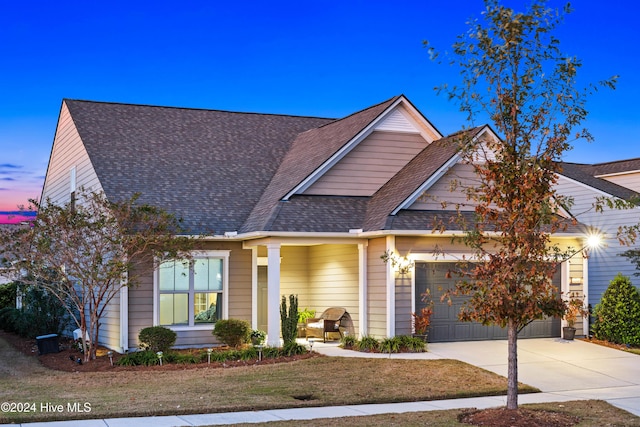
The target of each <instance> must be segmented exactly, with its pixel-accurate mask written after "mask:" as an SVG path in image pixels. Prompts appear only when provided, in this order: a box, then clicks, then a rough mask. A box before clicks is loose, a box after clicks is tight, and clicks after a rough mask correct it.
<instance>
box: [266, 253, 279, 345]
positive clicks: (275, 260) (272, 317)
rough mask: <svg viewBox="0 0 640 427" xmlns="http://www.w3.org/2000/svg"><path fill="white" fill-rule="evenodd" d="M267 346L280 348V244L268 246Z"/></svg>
mask: <svg viewBox="0 0 640 427" xmlns="http://www.w3.org/2000/svg"><path fill="white" fill-rule="evenodd" d="M267 322H268V325H267V336H268V337H267V345H269V346H270V347H279V346H280V243H268V244H267Z"/></svg>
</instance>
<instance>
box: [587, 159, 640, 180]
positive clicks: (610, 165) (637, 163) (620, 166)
mask: <svg viewBox="0 0 640 427" xmlns="http://www.w3.org/2000/svg"><path fill="white" fill-rule="evenodd" d="M592 168H593V174H594V175H595V176H601V175H611V174H617V173H624V172H633V171H640V158H636V159H626V160H616V161H614V162H606V163H596V164H594V165H592Z"/></svg>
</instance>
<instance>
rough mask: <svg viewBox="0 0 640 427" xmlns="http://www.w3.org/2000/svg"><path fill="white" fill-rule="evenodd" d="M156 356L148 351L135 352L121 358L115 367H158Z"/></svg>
mask: <svg viewBox="0 0 640 427" xmlns="http://www.w3.org/2000/svg"><path fill="white" fill-rule="evenodd" d="M159 363H160V361H159V360H158V355H157V354H156V353H154V352H153V351H150V350H143V351H136V352H135V353H129V354H127V355H125V356H123V357H121V358H120V359H119V360H118V361H117V362H116V365H119V366H154V365H158V364H159Z"/></svg>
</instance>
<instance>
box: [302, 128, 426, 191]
mask: <svg viewBox="0 0 640 427" xmlns="http://www.w3.org/2000/svg"><path fill="white" fill-rule="evenodd" d="M426 146H427V141H425V140H424V139H423V138H422V136H420V135H418V134H409V133H395V132H372V133H371V135H369V136H368V137H367V138H365V139H364V140H363V141H362V142H360V143H359V144H358V145H357V146H356V147H355V148H354V149H353V150H351V152H349V153H348V154H347V155H346V156H345V157H344V158H343V159H342V160H340V161H339V162H338V163H337V164H336V165H335V166H333V167H332V168H331V169H330V170H329V171H327V172H326V173H325V174H324V175H323V176H322V177H321V178H320V179H318V181H316V182H315V183H314V184H313V185H312V186H311V187H309V188H308V189H307V190H306V191H305V192H304V194H314V195H335V196H371V195H373V193H375V192H376V191H377V190H378V189H379V188H380V187H382V185H384V184H385V183H386V182H387V181H388V180H389V179H390V178H391V177H392V176H393V175H395V174H396V173H397V172H398V171H399V170H400V169H402V167H404V166H405V165H406V164H407V163H408V162H409V161H410V160H411V159H412V158H413V157H415V155H416V154H418V153H419V152H420V151H421V150H422V149H423V148H424V147H426Z"/></svg>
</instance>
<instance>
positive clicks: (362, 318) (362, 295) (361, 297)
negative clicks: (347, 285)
mask: <svg viewBox="0 0 640 427" xmlns="http://www.w3.org/2000/svg"><path fill="white" fill-rule="evenodd" d="M358 260H359V261H358V264H359V268H358V275H359V278H358V325H359V326H358V337H359V338H362V337H363V336H365V335H367V243H361V244H359V245H358Z"/></svg>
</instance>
